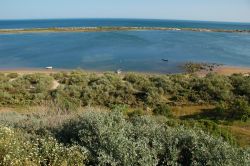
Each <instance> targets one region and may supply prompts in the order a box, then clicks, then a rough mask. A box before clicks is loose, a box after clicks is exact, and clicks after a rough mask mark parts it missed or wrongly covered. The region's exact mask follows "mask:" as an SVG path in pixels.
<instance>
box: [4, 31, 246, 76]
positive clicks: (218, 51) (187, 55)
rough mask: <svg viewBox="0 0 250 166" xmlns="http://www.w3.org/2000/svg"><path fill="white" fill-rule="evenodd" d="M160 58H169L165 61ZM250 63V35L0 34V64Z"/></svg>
mask: <svg viewBox="0 0 250 166" xmlns="http://www.w3.org/2000/svg"><path fill="white" fill-rule="evenodd" d="M161 59H168V60H169V62H163V61H162V60H161ZM186 61H197V62H212V63H213V62H215V63H221V64H226V65H235V66H248V67H250V34H244V33H215V32H190V31H124V32H123V31H122V32H82V33H33V34H1V35H0V68H23V67H25V68H27V67H30V68H36V67H45V66H53V67H55V68H69V69H71V68H83V69H88V70H101V71H107V70H117V69H122V70H124V71H143V72H160V73H172V72H180V71H181V70H182V69H181V68H180V67H179V66H180V65H181V64H182V63H183V62H186Z"/></svg>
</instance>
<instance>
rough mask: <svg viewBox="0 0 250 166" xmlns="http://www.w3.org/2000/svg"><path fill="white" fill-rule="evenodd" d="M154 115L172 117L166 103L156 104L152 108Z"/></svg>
mask: <svg viewBox="0 0 250 166" xmlns="http://www.w3.org/2000/svg"><path fill="white" fill-rule="evenodd" d="M153 113H154V114H155V115H163V116H165V117H172V111H171V108H170V107H169V106H168V105H167V104H158V105H156V108H155V109H154V110H153Z"/></svg>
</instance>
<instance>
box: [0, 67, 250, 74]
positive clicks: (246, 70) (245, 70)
mask: <svg viewBox="0 0 250 166" xmlns="http://www.w3.org/2000/svg"><path fill="white" fill-rule="evenodd" d="M74 70H77V69H52V70H50V69H44V68H13V69H0V73H18V74H20V75H23V74H34V73H41V74H53V73H58V72H71V71H74ZM83 71H85V72H87V73H98V74H100V73H104V72H110V71H94V70H83ZM134 72H135V73H141V74H159V75H163V73H150V72H136V71H134ZM124 73H127V72H124ZM209 73H216V74H219V75H226V76H229V75H232V74H244V75H246V76H250V67H239V66H226V65H225V66H219V67H216V68H215V69H214V70H213V71H199V72H196V74H197V75H198V76H205V75H207V74H209ZM176 74H180V73H176ZM183 74H185V72H183Z"/></svg>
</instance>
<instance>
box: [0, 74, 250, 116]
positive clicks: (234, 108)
mask: <svg viewBox="0 0 250 166" xmlns="http://www.w3.org/2000/svg"><path fill="white" fill-rule="evenodd" d="M15 76H16V75H15V74H9V75H1V76H0V105H1V106H9V105H37V104H42V103H46V102H53V103H55V104H57V105H58V106H59V107H61V108H63V109H73V108H77V107H79V106H105V107H109V108H113V106H115V105H127V106H129V107H132V108H140V109H143V110H147V109H150V110H156V109H157V108H158V107H162V105H166V104H167V105H183V104H213V105H218V109H217V110H218V112H219V113H218V115H221V116H223V117H224V115H226V118H229V119H242V118H243V119H245V120H247V119H248V118H249V115H250V110H249V108H250V107H249V102H250V77H249V76H248V77H245V76H243V75H232V76H230V77H227V76H219V75H215V74H208V75H207V76H206V77H204V78H200V77H196V76H192V75H143V74H133V73H129V74H125V75H123V76H119V75H115V74H112V73H105V74H93V73H92V74H87V73H84V72H81V71H75V72H71V73H57V74H54V75H51V76H47V75H42V74H32V75H24V76H20V77H16V78H13V77H15ZM53 79H55V80H57V81H58V82H59V83H60V86H59V87H58V88H57V89H55V90H52V89H51V87H52V81H53ZM236 99H237V100H236Z"/></svg>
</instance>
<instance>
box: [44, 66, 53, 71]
mask: <svg viewBox="0 0 250 166" xmlns="http://www.w3.org/2000/svg"><path fill="white" fill-rule="evenodd" d="M45 69H50V70H51V69H53V67H52V66H48V67H45Z"/></svg>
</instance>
